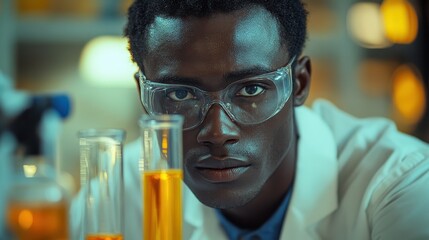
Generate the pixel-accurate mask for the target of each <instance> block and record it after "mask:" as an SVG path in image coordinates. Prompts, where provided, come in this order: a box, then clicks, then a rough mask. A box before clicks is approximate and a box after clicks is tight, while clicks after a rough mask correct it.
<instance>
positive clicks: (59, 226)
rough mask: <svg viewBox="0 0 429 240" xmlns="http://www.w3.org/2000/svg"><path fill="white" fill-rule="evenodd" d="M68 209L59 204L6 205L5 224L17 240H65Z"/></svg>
mask: <svg viewBox="0 0 429 240" xmlns="http://www.w3.org/2000/svg"><path fill="white" fill-rule="evenodd" d="M67 213H68V208H67V204H66V203H65V202H59V203H50V204H46V203H40V204H37V203H28V204H26V203H19V202H12V203H10V204H9V205H8V213H7V222H8V226H9V228H10V230H11V231H12V232H13V233H14V234H15V235H16V236H17V237H18V239H19V240H66V239H69V235H68V220H67V219H68V217H67V216H68V215H67Z"/></svg>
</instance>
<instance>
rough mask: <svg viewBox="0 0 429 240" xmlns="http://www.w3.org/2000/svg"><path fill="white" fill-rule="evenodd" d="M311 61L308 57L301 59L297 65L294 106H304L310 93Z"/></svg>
mask: <svg viewBox="0 0 429 240" xmlns="http://www.w3.org/2000/svg"><path fill="white" fill-rule="evenodd" d="M310 81H311V61H310V58H309V57H308V56H304V57H302V58H300V59H299V60H298V61H297V63H296V65H295V84H294V93H293V95H294V106H296V107H297V106H301V105H303V104H304V102H305V100H306V99H307V97H308V94H309V92H310Z"/></svg>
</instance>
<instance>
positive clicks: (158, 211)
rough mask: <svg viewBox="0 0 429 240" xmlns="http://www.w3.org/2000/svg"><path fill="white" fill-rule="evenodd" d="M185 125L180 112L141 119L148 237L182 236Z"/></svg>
mask: <svg viewBox="0 0 429 240" xmlns="http://www.w3.org/2000/svg"><path fill="white" fill-rule="evenodd" d="M182 125H183V117H182V116H179V115H156V116H148V115H143V116H142V117H141V119H140V128H141V137H142V143H143V146H142V147H143V151H142V157H141V159H140V166H139V167H140V171H141V174H142V188H143V236H144V239H162V240H173V239H174V240H178V239H179V240H180V239H182V221H183V220H182V178H183V171H182V157H183V156H182Z"/></svg>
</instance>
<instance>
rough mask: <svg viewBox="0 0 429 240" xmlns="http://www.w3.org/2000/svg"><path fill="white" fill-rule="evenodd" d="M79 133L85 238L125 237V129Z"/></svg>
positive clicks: (94, 130)
mask: <svg viewBox="0 0 429 240" xmlns="http://www.w3.org/2000/svg"><path fill="white" fill-rule="evenodd" d="M78 136H79V147H80V177H81V179H80V180H81V187H82V188H83V191H84V195H85V209H84V215H83V216H84V221H83V234H84V236H85V239H86V240H122V239H123V229H124V226H123V223H124V221H123V161H122V151H123V141H124V139H125V131H124V130H120V129H104V130H103V129H99V130H97V129H87V130H82V131H80V132H79V133H78Z"/></svg>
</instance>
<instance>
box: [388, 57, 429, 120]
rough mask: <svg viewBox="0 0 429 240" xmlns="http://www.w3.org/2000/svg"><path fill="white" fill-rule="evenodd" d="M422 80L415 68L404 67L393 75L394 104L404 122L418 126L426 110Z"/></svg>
mask: <svg viewBox="0 0 429 240" xmlns="http://www.w3.org/2000/svg"><path fill="white" fill-rule="evenodd" d="M425 99H426V94H425V91H424V86H423V83H422V79H421V77H420V75H419V73H418V72H417V70H416V69H415V68H412V67H410V66H408V65H402V66H400V67H399V68H398V69H397V70H395V72H394V75H393V104H394V106H395V108H396V109H397V111H398V112H399V114H400V115H401V117H402V118H404V120H405V121H406V122H407V123H408V124H410V125H412V124H416V123H417V122H418V121H419V120H420V118H421V117H422V116H423V113H424V111H425V108H426V104H425V103H426V102H425Z"/></svg>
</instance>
